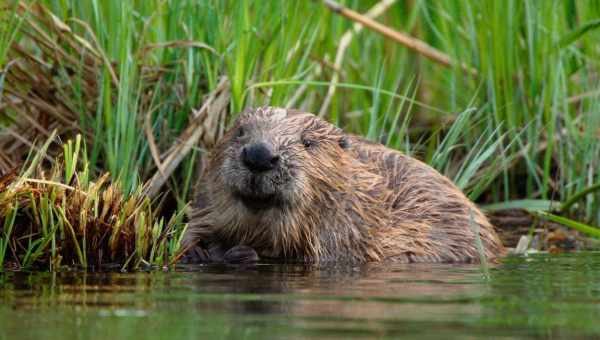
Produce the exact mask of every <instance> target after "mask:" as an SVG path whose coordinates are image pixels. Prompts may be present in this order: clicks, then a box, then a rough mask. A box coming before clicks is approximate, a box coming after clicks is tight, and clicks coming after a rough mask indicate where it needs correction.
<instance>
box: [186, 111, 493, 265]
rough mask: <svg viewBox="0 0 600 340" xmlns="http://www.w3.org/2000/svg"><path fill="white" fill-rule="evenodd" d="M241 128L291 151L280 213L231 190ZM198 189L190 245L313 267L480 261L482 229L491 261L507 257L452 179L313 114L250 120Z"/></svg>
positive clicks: (215, 153)
mask: <svg viewBox="0 0 600 340" xmlns="http://www.w3.org/2000/svg"><path fill="white" fill-rule="evenodd" d="M241 125H246V126H250V128H252V129H258V130H260V131H258V132H257V134H259V135H260V138H263V139H265V138H266V139H268V140H270V141H272V142H273V143H274V144H276V145H277V147H278V150H279V151H281V152H283V155H285V154H287V155H288V156H287V157H288V158H286V163H285V166H286V167H287V168H286V171H288V173H289V175H290V176H292V177H293V178H292V180H293V188H292V189H293V190H291V193H290V194H289V197H288V199H287V200H286V201H285V202H284V203H283V204H282V205H281V206H280V207H277V208H272V209H268V210H265V211H261V212H251V211H249V210H247V209H246V208H245V207H244V206H243V205H242V203H240V202H239V201H237V200H236V199H235V198H234V197H233V196H232V194H231V192H230V190H228V189H227V188H228V185H229V186H231V185H232V184H230V183H228V182H231V181H232V180H231V179H232V178H233V179H235V178H236V176H237V174H236V173H235V172H236V171H238V169H237V168H236V167H235V166H231V165H230V164H231V161H230V159H231V158H232V157H236V156H235V155H236V154H235V152H237V151H236V148H239V146H238V145H236V142H235V139H236V137H235V133H236V132H235V131H237V129H239V127H240V126H241ZM306 138H310V140H312V141H313V142H314V146H313V147H312V148H310V149H306V148H305V146H304V145H303V144H302V142H301V140H303V139H306ZM282 157H283V156H282ZM228 172H231V173H228ZM199 185H200V195H199V197H198V199H197V200H196V202H195V208H194V210H193V213H192V218H191V221H190V224H189V227H188V230H187V232H186V235H185V237H184V244H192V243H198V242H199V243H200V244H208V243H210V242H213V243H214V242H217V243H219V244H221V245H222V246H223V247H225V248H227V247H233V246H236V245H247V246H250V247H252V248H253V249H255V250H256V251H257V253H258V254H259V256H261V257H273V258H285V259H293V260H300V261H309V262H327V261H338V262H339V261H344V262H355V263H356V262H361V263H362V262H372V261H382V260H390V261H396V262H476V261H478V260H479V252H478V249H477V243H476V237H475V232H474V230H478V231H479V237H480V239H481V242H482V244H483V249H484V252H485V256H486V257H487V258H488V259H493V258H496V257H498V256H501V255H503V254H504V252H505V250H504V248H503V246H502V244H501V242H500V240H499V238H498V236H497V235H496V233H495V231H494V229H493V227H492V225H491V224H490V223H489V222H488V220H487V219H486V217H485V216H484V215H483V214H482V213H481V211H479V209H478V208H477V207H476V206H475V205H474V204H473V203H472V202H471V201H469V199H467V198H466V197H465V195H464V194H463V193H462V192H461V191H460V190H459V189H458V188H457V187H456V186H455V185H454V184H453V183H452V182H451V181H450V180H449V179H447V178H446V177H444V176H442V175H441V174H439V173H438V172H437V171H436V170H434V169H433V168H431V167H429V166H428V165H426V164H424V163H422V162H420V161H418V160H416V159H414V158H411V157H408V156H406V155H404V154H402V153H400V152H398V151H395V150H391V149H388V148H386V147H384V146H383V145H380V144H376V143H372V142H369V141H366V140H364V139H362V138H360V137H357V136H353V135H349V134H346V133H344V132H343V131H342V130H340V129H339V128H337V127H335V126H334V125H331V124H329V123H327V122H325V121H323V120H321V119H319V118H317V117H315V116H314V115H312V114H309V113H303V112H297V111H292V110H284V109H276V108H269V107H266V108H259V109H256V110H251V111H249V112H247V113H246V114H243V115H242V116H241V117H240V118H239V119H238V121H237V122H236V124H235V126H234V127H233V128H232V129H231V130H230V131H228V132H227V133H226V134H225V136H224V138H223V140H222V141H221V142H220V143H218V145H217V146H216V147H215V149H214V150H212V152H211V153H210V155H209V157H208V161H207V165H206V167H205V169H204V172H203V175H202V178H201V180H200V183H199ZM286 195H287V194H286Z"/></svg>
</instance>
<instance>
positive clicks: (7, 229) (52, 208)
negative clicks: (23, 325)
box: [0, 136, 182, 270]
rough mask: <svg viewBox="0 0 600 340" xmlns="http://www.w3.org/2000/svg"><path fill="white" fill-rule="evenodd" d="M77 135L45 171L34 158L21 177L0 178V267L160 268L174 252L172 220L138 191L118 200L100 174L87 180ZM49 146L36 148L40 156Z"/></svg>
mask: <svg viewBox="0 0 600 340" xmlns="http://www.w3.org/2000/svg"><path fill="white" fill-rule="evenodd" d="M80 143H81V138H80V136H78V137H77V139H76V141H75V142H73V141H69V142H68V143H66V144H65V153H64V160H63V161H62V162H59V163H58V162H57V163H56V164H55V165H54V166H53V167H52V168H51V169H50V170H49V171H48V172H46V171H44V170H43V166H42V164H41V161H42V158H41V155H42V154H41V153H38V154H37V155H36V156H35V157H34V158H33V159H32V160H31V162H29V163H28V165H27V168H26V169H25V170H24V171H23V173H22V174H21V175H17V174H16V173H15V172H12V173H8V174H5V175H4V176H2V177H0V221H1V222H0V225H2V228H1V229H0V231H1V235H0V267H2V266H7V267H10V268H16V269H19V268H32V267H33V268H36V267H37V268H50V269H51V270H52V269H54V270H56V269H59V268H61V266H64V265H67V266H78V267H82V268H97V269H100V268H103V267H106V266H114V265H118V266H120V267H122V268H139V267H140V266H148V265H168V264H169V263H171V261H173V260H174V257H173V256H174V255H175V254H176V252H177V250H178V247H179V242H178V241H179V237H180V235H181V231H182V228H177V225H178V224H179V223H180V222H181V216H180V215H173V216H172V218H170V219H169V220H165V219H164V218H162V217H160V216H159V215H158V210H157V208H156V207H157V204H155V202H152V201H151V199H150V198H149V197H147V196H146V195H143V194H142V188H139V189H138V190H137V191H135V192H132V193H130V194H129V195H125V194H124V192H123V190H122V189H121V187H120V184H119V183H118V182H116V183H111V182H110V176H109V174H108V173H106V174H104V175H102V176H100V177H99V178H98V179H96V180H94V181H90V180H89V178H88V175H89V173H88V171H87V160H86V159H85V157H84V159H83V160H82V161H81V164H83V165H82V166H81V167H80V166H78V165H77V164H78V163H77V160H78V158H79V157H80V156H81V154H80V152H81V149H80ZM48 144H49V143H46V145H45V146H43V147H42V148H41V150H40V152H44V151H45V150H46V149H47V147H48Z"/></svg>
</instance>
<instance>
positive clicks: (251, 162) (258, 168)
mask: <svg viewBox="0 0 600 340" xmlns="http://www.w3.org/2000/svg"><path fill="white" fill-rule="evenodd" d="M242 162H244V165H245V166H246V167H247V168H248V169H250V171H252V172H263V171H268V170H273V169H275V167H276V166H277V164H278V163H279V156H278V155H275V154H273V152H272V151H271V149H270V148H269V146H268V145H266V144H265V143H256V144H252V145H249V146H245V147H244V148H243V149H242Z"/></svg>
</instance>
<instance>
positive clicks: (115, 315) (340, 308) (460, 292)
mask: <svg viewBox="0 0 600 340" xmlns="http://www.w3.org/2000/svg"><path fill="white" fill-rule="evenodd" d="M490 275H491V277H490V279H489V280H486V279H484V277H483V275H482V273H481V271H480V270H479V268H478V267H477V266H458V265H391V264H380V265H374V264H371V265H364V266H359V267H318V266H304V265H275V264H261V265H256V266H252V267H243V268H240V267H226V266H196V267H180V268H177V270H176V271H174V272H173V271H172V272H161V271H154V272H139V273H87V274H86V273H81V272H63V273H23V272H18V273H4V274H0V287H1V288H0V303H1V306H0V339H3V338H5V337H6V338H14V337H16V336H26V337H34V336H38V335H39V336H42V335H43V336H44V338H64V337H65V335H72V336H76V337H80V336H84V337H88V336H90V337H96V338H103V337H115V336H116V337H128V336H135V337H140V336H143V337H147V338H161V337H164V336H168V337H169V338H171V339H172V338H188V337H197V336H198V335H205V336H211V337H235V338H238V337H246V338H255V337H256V338H265V337H267V338H279V337H311V336H315V337H320V336H327V337H348V336H369V337H372V336H377V337H378V336H393V337H395V336H399V335H412V336H414V335H425V336H433V337H437V336H440V335H442V334H443V336H444V337H445V338H452V337H463V336H468V335H470V336H478V335H479V336H485V335H489V334H497V335H505V336H518V337H521V336H558V335H562V336H566V335H572V334H576V335H580V336H583V335H591V334H595V333H596V332H600V325H597V323H596V320H598V319H599V318H600V308H599V307H598V306H600V256H599V255H598V254H592V253H587V254H577V255H561V256H546V255H540V256H536V257H533V258H528V259H525V258H508V259H506V260H505V261H504V262H503V263H502V264H501V265H499V266H497V267H495V268H492V269H491V271H490Z"/></svg>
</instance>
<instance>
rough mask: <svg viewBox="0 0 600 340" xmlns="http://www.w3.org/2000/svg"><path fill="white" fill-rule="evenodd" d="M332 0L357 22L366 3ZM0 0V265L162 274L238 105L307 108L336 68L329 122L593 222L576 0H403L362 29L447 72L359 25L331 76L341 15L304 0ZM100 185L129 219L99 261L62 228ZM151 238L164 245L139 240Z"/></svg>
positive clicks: (478, 184) (592, 115) (587, 22)
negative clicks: (108, 267) (381, 29)
mask: <svg viewBox="0 0 600 340" xmlns="http://www.w3.org/2000/svg"><path fill="white" fill-rule="evenodd" d="M342 3H343V4H344V5H345V6H347V7H348V8H351V9H353V10H355V11H357V12H360V13H365V12H367V11H368V10H369V8H371V7H372V6H374V5H375V4H377V1H344V2H342ZM0 6H4V7H2V9H1V10H0V11H1V12H0V15H1V16H2V20H0V69H2V70H3V72H2V73H0V93H1V94H2V95H1V96H0V124H1V126H0V173H4V174H9V175H5V176H11V175H10V174H15V169H22V170H17V171H16V173H17V174H18V175H14V176H16V177H14V178H11V179H10V181H8V180H7V177H3V178H4V179H5V181H8V183H10V184H5V189H4V191H3V193H2V195H3V201H2V203H0V204H4V205H2V207H3V210H2V211H1V214H0V226H3V227H2V233H1V235H3V236H0V241H1V242H0V262H1V261H2V260H3V259H5V257H6V256H8V257H10V259H11V260H10V261H11V262H12V263H18V264H19V265H20V266H22V267H23V266H26V265H27V266H32V265H34V264H40V265H42V266H49V265H50V264H53V265H54V266H55V265H56V264H57V263H58V262H57V261H59V260H58V259H59V258H60V259H61V261H62V262H61V263H63V264H77V265H82V266H90V265H93V264H97V263H98V262H111V261H112V262H116V263H120V264H122V265H125V264H127V266H133V265H140V264H143V263H151V264H157V263H165V261H167V260H166V259H171V258H173V256H175V255H176V252H177V244H176V243H177V242H176V241H177V235H179V234H180V233H181V228H182V226H183V225H184V224H183V223H182V221H183V216H182V214H183V211H184V210H185V207H186V206H187V204H188V202H189V201H190V198H191V197H192V195H193V190H191V188H192V184H193V182H194V179H195V178H196V172H197V163H198V160H199V159H200V158H201V157H202V156H203V152H204V150H205V149H207V148H210V146H211V145H213V144H214V142H215V141H216V140H217V139H218V137H219V136H220V134H222V132H223V129H224V128H225V127H226V126H227V124H228V123H229V122H230V121H231V120H232V119H233V118H234V117H235V115H236V113H237V112H239V111H240V110H241V109H242V108H244V107H247V106H258V105H267V104H269V105H277V106H293V107H296V108H300V109H304V110H308V111H311V112H315V113H318V112H320V111H321V109H322V107H321V106H322V104H323V101H324V99H325V98H326V96H327V93H328V90H329V87H330V84H331V81H332V79H334V77H337V78H338V80H336V84H337V85H336V87H335V91H334V92H333V96H332V97H331V101H330V104H329V107H328V108H327V109H326V110H323V111H324V113H325V118H327V119H328V120H330V121H332V122H334V123H336V124H338V125H340V126H342V127H344V128H345V129H346V130H348V131H350V132H354V133H359V134H363V135H365V136H367V137H368V138H370V139H373V140H378V141H381V142H383V143H385V144H387V145H389V146H390V147H393V148H397V149H400V150H402V151H403V152H406V153H408V154H411V155H413V156H415V157H418V158H420V159H423V160H424V161H426V162H428V163H429V164H431V165H433V166H434V167H436V168H437V169H438V170H440V171H441V172H443V173H445V174H446V175H448V176H449V177H450V178H452V179H453V180H454V181H455V182H456V183H457V184H458V185H459V186H460V187H461V188H462V189H463V190H465V192H466V193H467V194H468V195H469V197H470V198H472V199H473V200H476V201H477V202H478V203H480V204H482V205H486V206H488V207H489V208H490V209H501V208H524V209H529V210H532V211H536V212H543V213H544V214H546V215H539V216H540V217H541V218H549V219H551V220H552V221H554V222H557V223H561V224H566V225H569V223H571V222H573V223H579V224H583V225H587V227H590V228H593V226H594V225H600V191H599V190H598V184H599V183H600V170H599V169H600V164H599V163H600V115H599V114H598V112H599V111H600V100H598V99H599V96H600V92H599V91H598V90H597V89H598V85H599V71H600V65H599V62H598V60H600V55H599V54H600V50H598V49H597V41H598V39H599V38H600V30H599V29H598V27H599V26H600V25H599V24H598V17H600V7H598V6H597V4H595V2H593V1H574V0H570V1H558V0H557V1H554V0H550V1H517V0H506V1H493V0H488V1H475V0H466V1H430V0H415V1H411V2H397V3H395V4H394V5H393V6H391V7H390V8H389V9H388V10H387V11H385V13H384V14H382V15H381V16H379V17H378V18H376V20H377V21H379V22H380V23H383V24H384V25H387V26H389V27H391V28H393V29H395V30H398V31H403V32H408V33H409V34H411V35H412V36H414V37H416V38H418V39H420V40H422V41H424V42H426V43H427V44H429V45H430V46H433V47H435V48H437V49H438V50H440V51H442V52H444V53H446V54H448V55H449V56H450V58H451V59H452V60H455V61H457V63H455V64H454V66H452V67H450V68H447V67H444V66H442V65H440V64H438V63H435V62H433V61H431V60H429V59H426V58H423V57H422V56H421V55H420V54H418V53H415V52H413V51H411V50H408V49H407V48H405V47H403V46H402V45H400V44H397V43H395V42H393V41H391V40H389V39H386V38H384V37H382V36H381V35H379V34H377V33H374V32H372V31H370V30H368V29H363V30H362V31H360V32H359V33H356V34H355V35H354V36H353V37H352V38H351V39H352V40H351V41H350V44H349V45H348V47H347V49H346V50H345V52H344V54H343V58H342V59H341V64H340V65H339V67H336V66H335V62H336V61H335V58H336V55H337V53H338V45H339V42H340V39H341V38H342V36H343V35H344V34H345V33H346V32H348V31H349V30H351V29H352V27H353V25H354V23H353V22H352V21H350V20H348V19H346V18H344V17H341V16H338V15H336V14H335V13H333V12H332V11H330V10H328V9H327V8H326V7H325V6H324V5H323V4H322V3H321V2H319V1H310V2H309V1H239V2H238V1H217V0H210V1H200V2H199V1H191V0H181V1H159V0H149V1H139V2H138V1H117V0H109V1H98V0H91V1H74V0H61V1H58V0H40V1H35V2H34V1H24V2H20V3H17V2H14V1H13V2H8V3H7V4H6V5H0ZM458 62H461V63H464V64H465V65H469V66H470V67H472V68H474V69H475V70H476V75H471V74H466V73H465V72H463V70H462V68H461V67H460V64H459V63H458ZM194 112H196V114H195V113H194ZM54 133H56V136H55V135H53V134H54ZM77 135H81V137H80V139H77V137H76V136H77ZM36 140H39V141H42V140H43V141H48V143H46V144H45V145H47V148H45V149H44V148H43V147H42V144H41V143H39V142H37V143H36V142H35V141H36ZM68 140H73V141H72V142H70V143H66V144H65V143H64V141H68ZM84 145H87V146H88V147H84ZM192 146H193V147H192ZM182 150H183V151H185V152H181V151H182ZM30 151H33V152H32V153H31V155H32V157H33V158H32V157H30V159H29V160H27V157H28V155H30ZM180 154H181V156H178V155H180ZM34 160H35V161H34ZM24 164H25V165H24ZM32 164H35V166H33V167H32ZM27 169H29V172H27ZM43 169H46V171H45V172H44V171H42V170H43ZM49 169H50V170H49ZM163 170H166V171H167V175H168V178H167V179H166V180H165V179H164V178H162V176H161V175H160V173H161V171H163ZM105 174H108V175H105ZM23 178H27V179H36V180H42V181H44V182H27V181H25V182H24V181H22V180H21V179H23ZM15 183H17V184H19V185H16V184H15ZM50 183H60V184H61V185H62V186H59V185H56V184H50ZM98 183H100V184H98ZM144 184H145V186H144ZM148 187H151V188H153V189H152V190H149V191H148V190H147V188H148ZM6 188H12V189H10V190H13V191H15V190H16V191H15V192H19V193H20V194H18V195H17V196H16V197H19V199H14V200H13V198H10V197H13V196H10V197H9V195H8V194H7V193H6V192H8V191H6V190H8V189H6ZM70 188H75V189H76V190H71V189H70ZM107 192H110V193H115V195H116V196H115V197H119V198H118V199H117V198H115V199H117V200H118V201H119V202H120V203H119V204H122V205H119V207H121V208H120V209H125V210H124V211H127V212H128V213H131V212H133V211H135V212H136V213H138V212H140V213H139V214H140V215H139V217H137V218H136V222H135V223H134V222H131V221H130V222H131V223H130V224H128V226H127V227H124V228H130V229H127V230H128V231H127V233H129V234H128V235H133V234H135V233H138V234H136V235H137V236H136V237H131V238H130V239H129V238H128V239H127V241H126V243H127V242H129V243H127V245H119V247H121V246H122V247H124V248H122V249H121V250H119V251H120V252H121V253H119V251H117V253H118V254H117V253H114V254H110V255H109V254H106V253H104V254H102V255H99V254H98V253H97V251H98V250H100V249H104V248H103V247H104V246H105V245H98V244H94V243H93V242H94V241H93V237H92V236H90V235H89V234H78V233H77V232H76V231H78V230H79V231H81V230H80V229H77V228H79V227H80V226H79V224H78V223H80V221H79V219H80V216H75V215H69V214H70V211H71V210H72V209H71V206H72V205H73V207H77V204H78V203H77V204H76V202H80V201H81V202H84V201H86V199H89V200H91V201H89V202H88V203H86V204H91V202H100V201H101V200H100V201H99V200H98V197H101V196H102V195H109V194H107ZM116 192H118V194H116ZM26 193H27V194H26ZM83 193H89V194H91V195H92V196H90V197H89V198H86V197H88V196H85V194H83ZM148 193H150V194H151V195H146V194H148ZM11 195H16V194H15V193H14V192H13V193H12V194H11ZM19 195H20V196H19ZM93 196H95V197H94V198H92V197H93ZM157 196H159V197H162V198H165V199H164V200H162V201H164V202H166V203H165V204H159V203H160V202H162V201H161V200H159V199H157V198H156V197H157ZM7 197H9V198H7ZM7 202H8V203H7ZM86 202H87V201H86ZM128 202H131V203H128ZM549 202H550V204H548V203H549ZM81 204H83V203H81ZM94 204H96V203H94ZM98 204H100V203H98ZM127 204H130V205H131V206H129V205H127ZM132 207H136V208H132ZM89 209H91V210H89V214H91V215H94V214H100V213H101V211H102V210H97V209H100V206H98V207H96V206H95V205H94V206H90V208H89ZM95 209H96V210H95ZM127 209H133V210H127ZM86 211H87V210H86ZM141 211H143V213H141ZM115 213H116V214H117V215H116V216H121V215H120V214H122V213H123V211H116V212H115ZM171 214H173V215H174V216H177V217H176V218H175V219H174V220H171V222H166V220H164V219H163V220H161V218H164V217H162V216H170V215H171ZM548 214H550V215H548ZM559 215H560V216H559ZM142 216H143V217H142ZM550 216H558V217H560V218H561V219H560V221H559V220H558V219H557V218H555V217H552V218H550ZM161 221H162V222H161ZM567 221H570V222H568V223H567ZM34 222H35V223H34ZM86 223H87V222H86ZM69 224H70V225H69ZM109 224H110V223H109ZM26 226H27V227H26ZM23 228H34V230H35V233H34V234H31V233H29V232H26V231H25V229H23ZM111 228H114V226H112V227H111ZM576 229H577V228H576ZM70 230H71V231H73V232H74V235H75V236H73V233H71V231H70ZM83 230H87V229H83ZM90 230H91V229H90ZM123 230H125V229H123ZM149 230H153V233H157V235H163V236H159V237H158V238H151V237H150V236H144V237H142V236H141V235H150V234H152V233H150V232H149ZM577 230H580V231H583V232H584V233H585V230H588V229H586V228H579V229H577ZM594 230H595V229H594ZM81 232H83V231H81ZM61 233H62V234H61ZM592 234H593V233H592ZM15 235H19V236H18V237H17V236H15ZM52 235H54V236H52ZM57 235H62V236H60V237H57ZM111 235H112V234H111ZM152 235H154V234H152ZM164 235H169V236H168V237H167V236H164ZM138 236H139V237H138ZM23 237H25V238H23ZM61 237H63V238H61ZM111 237H113V236H111ZM148 237H150V238H148ZM153 237H154V236H153ZM158 239H160V242H159V243H160V246H157V247H155V246H153V244H155V242H158V241H157V240H158ZM7 240H13V241H7ZM15 240H18V242H19V243H18V244H17V243H15V242H16V241H15ZM36 242H37V243H36ZM62 242H66V243H62ZM124 242H125V241H124ZM131 242H133V243H131ZM93 247H97V248H93ZM67 248H69V249H67ZM159 248H160V249H159ZM106 249H108V248H106ZM106 249H105V252H106ZM113 250H115V251H116V249H113ZM67 253H68V254H67ZM130 258H131V260H130ZM25 260H26V261H25ZM59 262H60V261H59ZM167 262H168V261H167Z"/></svg>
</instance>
